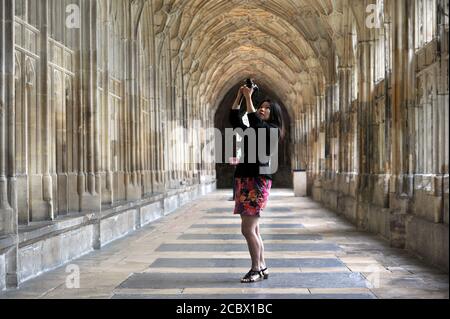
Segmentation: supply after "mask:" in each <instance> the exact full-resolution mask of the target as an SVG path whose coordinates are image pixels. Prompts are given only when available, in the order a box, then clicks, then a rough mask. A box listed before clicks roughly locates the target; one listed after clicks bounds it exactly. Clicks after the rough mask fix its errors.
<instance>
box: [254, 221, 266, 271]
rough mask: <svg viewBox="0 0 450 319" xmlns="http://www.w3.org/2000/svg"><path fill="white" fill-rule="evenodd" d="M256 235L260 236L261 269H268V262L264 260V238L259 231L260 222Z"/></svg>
mask: <svg viewBox="0 0 450 319" xmlns="http://www.w3.org/2000/svg"><path fill="white" fill-rule="evenodd" d="M256 235H257V236H258V238H259V242H260V245H261V254H260V257H259V261H260V264H261V269H265V268H266V261H265V259H264V243H263V240H262V237H261V233H260V231H259V222H258V224H257V225H256Z"/></svg>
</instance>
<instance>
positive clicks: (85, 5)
mask: <svg viewBox="0 0 450 319" xmlns="http://www.w3.org/2000/svg"><path fill="white" fill-rule="evenodd" d="M96 7H97V5H96V1H89V0H83V1H81V21H82V32H81V48H80V51H81V52H80V58H81V81H80V82H81V83H80V84H81V85H80V87H81V96H82V101H83V103H82V109H83V110H84V112H83V115H84V118H83V122H82V125H83V126H84V127H85V130H86V138H85V143H86V144H85V149H84V150H83V152H85V157H84V158H85V159H86V162H85V163H84V164H85V165H84V171H85V174H86V177H87V180H86V186H87V187H86V188H85V187H84V185H79V186H80V187H81V189H82V190H83V194H82V197H81V205H80V206H81V211H85V212H88V211H99V210H100V209H101V197H100V194H101V187H100V175H99V172H98V170H99V166H100V165H99V155H100V149H99V134H98V120H99V119H98V117H99V112H98V104H97V54H96V46H97V39H96V33H97V27H96V24H97V21H96V19H97V16H96Z"/></svg>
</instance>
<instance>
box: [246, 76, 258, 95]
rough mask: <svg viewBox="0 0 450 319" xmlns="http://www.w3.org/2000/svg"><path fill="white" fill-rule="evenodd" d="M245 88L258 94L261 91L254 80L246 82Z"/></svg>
mask: <svg viewBox="0 0 450 319" xmlns="http://www.w3.org/2000/svg"><path fill="white" fill-rule="evenodd" d="M245 86H246V87H248V88H249V89H253V92H254V93H256V92H258V91H259V87H258V85H257V84H256V83H255V81H253V79H247V80H245Z"/></svg>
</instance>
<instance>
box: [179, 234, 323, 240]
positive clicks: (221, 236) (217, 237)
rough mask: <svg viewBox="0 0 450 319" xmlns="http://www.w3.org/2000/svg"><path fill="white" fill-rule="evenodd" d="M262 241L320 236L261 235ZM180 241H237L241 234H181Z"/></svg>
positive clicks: (319, 237)
mask: <svg viewBox="0 0 450 319" xmlns="http://www.w3.org/2000/svg"><path fill="white" fill-rule="evenodd" d="M262 237H263V240H321V239H322V238H323V237H322V236H320V235H314V234H313V235H309V234H262ZM178 239H180V240H239V239H244V237H243V236H242V234H183V235H181V236H180V237H178Z"/></svg>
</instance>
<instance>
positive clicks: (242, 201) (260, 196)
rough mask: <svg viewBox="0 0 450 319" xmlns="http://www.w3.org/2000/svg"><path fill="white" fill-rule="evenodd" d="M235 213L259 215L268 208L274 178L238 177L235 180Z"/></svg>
mask: <svg viewBox="0 0 450 319" xmlns="http://www.w3.org/2000/svg"><path fill="white" fill-rule="evenodd" d="M234 187H235V190H236V193H235V208H234V214H235V215H243V216H257V217H260V213H261V212H262V211H263V210H264V208H266V206H267V202H268V199H269V194H270V189H271V187H272V180H271V179H269V178H266V177H262V176H259V177H237V178H235V180H234Z"/></svg>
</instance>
